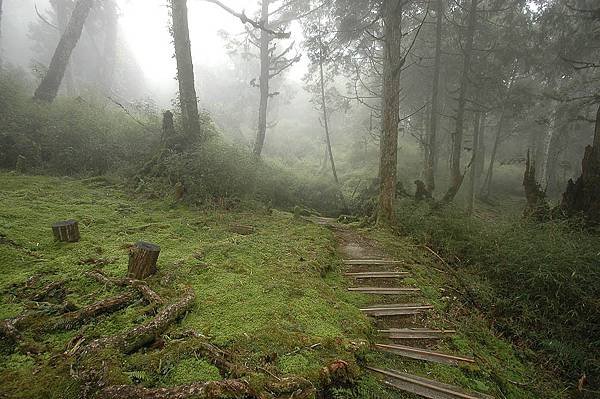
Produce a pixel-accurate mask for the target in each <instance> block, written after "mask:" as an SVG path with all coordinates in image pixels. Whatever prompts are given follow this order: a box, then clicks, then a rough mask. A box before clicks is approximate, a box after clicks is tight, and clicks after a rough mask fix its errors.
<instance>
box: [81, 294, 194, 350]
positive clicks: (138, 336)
mask: <svg viewBox="0 0 600 399" xmlns="http://www.w3.org/2000/svg"><path fill="white" fill-rule="evenodd" d="M195 299H196V295H195V293H194V290H192V289H191V288H189V289H188V290H187V291H186V292H185V293H184V295H183V297H181V299H180V300H179V301H178V302H175V303H173V304H171V305H168V306H166V307H165V308H163V309H162V310H161V311H160V312H158V313H157V314H156V316H155V317H154V318H153V319H152V320H150V321H149V322H147V323H144V324H142V325H140V326H137V327H135V328H133V329H131V330H129V331H125V332H124V333H121V334H117V335H113V336H112V337H108V338H100V339H96V340H94V341H92V342H90V343H89V344H88V345H87V346H85V347H84V348H83V349H82V352H81V353H82V354H86V353H89V352H94V351H97V350H101V349H104V348H115V349H118V350H119V351H121V352H123V353H131V352H134V351H136V350H138V349H140V348H141V347H143V346H145V345H148V344H150V343H151V342H152V341H154V340H155V339H156V338H157V337H159V336H160V335H161V334H162V333H164V332H165V331H166V330H167V328H169V326H170V325H171V324H173V323H174V322H175V321H177V320H178V319H179V318H181V317H182V316H183V315H184V314H185V313H186V312H187V311H188V310H189V308H191V307H192V305H193V304H194V300H195Z"/></svg>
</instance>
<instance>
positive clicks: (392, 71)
mask: <svg viewBox="0 0 600 399" xmlns="http://www.w3.org/2000/svg"><path fill="white" fill-rule="evenodd" d="M382 11H383V14H382V15H383V24H384V36H385V39H384V55H383V99H382V100H383V104H382V105H383V106H382V108H383V109H382V111H383V121H382V132H381V139H380V152H381V153H380V156H379V181H380V186H379V209H378V222H379V223H381V224H384V225H389V224H391V223H392V221H393V219H394V198H395V195H396V173H397V163H398V124H399V122H400V71H401V70H402V66H403V64H404V59H403V58H402V53H401V51H402V50H401V47H400V43H401V41H402V29H401V22H402V1H401V0H384V1H383V10H382Z"/></svg>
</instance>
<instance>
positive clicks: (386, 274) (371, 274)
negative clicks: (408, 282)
mask: <svg viewBox="0 0 600 399" xmlns="http://www.w3.org/2000/svg"><path fill="white" fill-rule="evenodd" d="M344 276H348V277H354V278H402V277H404V276H408V272H354V273H352V272H350V273H344Z"/></svg>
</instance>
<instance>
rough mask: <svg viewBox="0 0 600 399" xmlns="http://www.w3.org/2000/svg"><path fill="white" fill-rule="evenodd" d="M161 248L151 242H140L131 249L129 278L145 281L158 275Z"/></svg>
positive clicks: (128, 269)
mask: <svg viewBox="0 0 600 399" xmlns="http://www.w3.org/2000/svg"><path fill="white" fill-rule="evenodd" d="M159 254H160V247H159V246H158V245H155V244H151V243H149V242H142V241H140V242H138V243H136V244H135V245H134V246H133V247H131V248H130V249H129V266H128V268H127V277H131V278H135V279H137V280H143V279H145V278H146V277H148V276H151V275H153V274H154V273H156V261H157V260H158V255H159Z"/></svg>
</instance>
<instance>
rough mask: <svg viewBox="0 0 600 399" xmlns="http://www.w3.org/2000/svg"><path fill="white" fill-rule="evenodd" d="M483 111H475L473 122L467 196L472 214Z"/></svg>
mask: <svg viewBox="0 0 600 399" xmlns="http://www.w3.org/2000/svg"><path fill="white" fill-rule="evenodd" d="M481 114H482V113H481V112H476V113H475V121H474V124H473V158H472V159H471V170H470V176H469V194H468V196H467V214H468V215H469V216H471V215H472V214H473V208H474V205H475V185H476V184H477V168H476V167H475V165H477V164H478V163H479V158H480V157H481V153H480V151H479V150H480V144H479V143H480V141H481V137H482V135H481V132H482V119H483V118H482V115H481Z"/></svg>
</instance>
